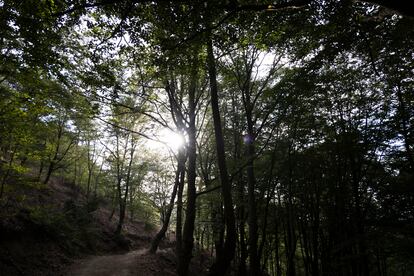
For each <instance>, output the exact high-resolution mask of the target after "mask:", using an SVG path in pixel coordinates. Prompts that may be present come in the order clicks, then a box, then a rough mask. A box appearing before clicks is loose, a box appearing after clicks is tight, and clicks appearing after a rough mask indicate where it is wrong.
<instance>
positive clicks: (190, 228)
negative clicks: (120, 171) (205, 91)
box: [178, 53, 198, 276]
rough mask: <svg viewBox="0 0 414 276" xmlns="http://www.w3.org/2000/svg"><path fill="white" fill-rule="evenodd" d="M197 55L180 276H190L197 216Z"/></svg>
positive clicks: (189, 101)
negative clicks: (189, 268)
mask: <svg viewBox="0 0 414 276" xmlns="http://www.w3.org/2000/svg"><path fill="white" fill-rule="evenodd" d="M196 55H197V53H195V56H194V65H193V70H192V73H191V80H190V81H191V84H190V88H189V99H188V104H189V126H188V130H187V134H188V173H187V181H188V184H187V205H186V213H185V222H184V228H183V240H182V247H181V250H180V252H179V255H178V256H179V259H178V274H179V275H180V276H186V275H188V266H189V265H190V261H191V258H192V250H193V245H194V235H193V233H194V222H195V216H196V185H195V182H196V158H197V155H196V153H197V152H196V151H197V147H196V99H195V92H196V89H197V75H198V73H197V66H198V64H197V59H196Z"/></svg>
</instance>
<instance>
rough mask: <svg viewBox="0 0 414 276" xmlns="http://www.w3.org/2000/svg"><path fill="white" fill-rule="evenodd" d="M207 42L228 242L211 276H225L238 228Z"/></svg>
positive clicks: (216, 91) (210, 40) (208, 48)
mask: <svg viewBox="0 0 414 276" xmlns="http://www.w3.org/2000/svg"><path fill="white" fill-rule="evenodd" d="M208 35H209V36H208V40H207V65H208V73H209V79H210V95H211V109H212V113H213V122H214V134H215V138H216V150H217V159H218V168H219V172H220V181H221V190H222V197H223V204H224V220H225V223H226V230H227V231H226V240H225V242H224V248H223V254H222V256H221V257H220V258H216V260H215V263H214V264H213V265H212V267H211V270H210V275H224V274H225V273H226V271H227V270H228V268H229V267H230V264H231V261H232V260H233V258H234V253H235V248H236V227H235V219H234V210H233V199H232V195H231V183H230V181H229V176H228V172H227V165H226V156H225V154H226V153H225V149H224V137H223V130H222V127H221V120H220V109H219V102H218V88H217V73H216V64H215V60H214V54H213V44H212V39H211V33H209V34H208Z"/></svg>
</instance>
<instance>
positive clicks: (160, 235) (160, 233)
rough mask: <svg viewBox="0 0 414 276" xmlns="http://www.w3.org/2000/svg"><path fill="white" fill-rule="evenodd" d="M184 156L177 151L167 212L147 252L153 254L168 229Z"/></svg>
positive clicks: (182, 169) (181, 151) (181, 152)
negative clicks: (173, 180) (173, 179)
mask: <svg viewBox="0 0 414 276" xmlns="http://www.w3.org/2000/svg"><path fill="white" fill-rule="evenodd" d="M184 164H185V156H184V153H183V150H180V151H179V152H178V160H177V171H176V172H175V182H174V188H173V191H172V194H171V199H170V203H169V205H168V210H167V213H166V215H165V219H164V221H163V225H162V227H161V229H160V230H159V231H158V233H157V235H155V237H154V239H153V240H152V242H151V247H150V250H149V252H150V253H151V254H154V253H156V252H157V249H158V246H159V244H160V242H161V240H162V239H163V238H164V237H165V233H166V232H167V230H168V225H169V223H170V218H171V214H172V211H173V209H174V201H175V197H176V195H177V190H178V186H179V185H180V177H181V173H182V172H183V171H184V170H185V167H184V166H185V165H184Z"/></svg>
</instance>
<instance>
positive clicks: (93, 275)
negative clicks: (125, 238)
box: [67, 249, 147, 276]
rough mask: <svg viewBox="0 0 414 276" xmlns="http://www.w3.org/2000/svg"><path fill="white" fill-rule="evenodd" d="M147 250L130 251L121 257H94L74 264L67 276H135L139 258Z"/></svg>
mask: <svg viewBox="0 0 414 276" xmlns="http://www.w3.org/2000/svg"><path fill="white" fill-rule="evenodd" d="M146 252H147V249H140V250H136V251H131V252H129V253H127V254H123V255H107V256H95V257H91V258H88V259H84V260H80V261H77V262H75V263H74V264H73V265H72V266H71V267H70V268H69V270H68V273H67V276H129V275H137V266H138V259H139V256H142V255H144V254H145V253H146Z"/></svg>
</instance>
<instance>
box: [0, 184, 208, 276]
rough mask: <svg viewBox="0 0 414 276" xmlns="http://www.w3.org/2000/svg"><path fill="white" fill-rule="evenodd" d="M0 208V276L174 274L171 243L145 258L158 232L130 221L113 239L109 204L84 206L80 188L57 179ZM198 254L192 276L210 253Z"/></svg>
mask: <svg viewBox="0 0 414 276" xmlns="http://www.w3.org/2000/svg"><path fill="white" fill-rule="evenodd" d="M0 205H1V206H0V207H1V208H0V276H3V275H4V276H13V275H30V276H31V275H36V276H49V275H50V276H52V275H53V276H58V275H68V276H71V275H73V276H75V275H76V276H83V275H88V276H93V275H100V276H107V275H108V276H109V275H111V276H118V275H145V276H152V275H154V276H155V275H160V276H162V275H166V276H168V275H176V273H175V268H176V256H175V254H174V250H173V248H174V247H175V245H174V243H173V242H171V241H169V240H166V241H164V242H162V243H161V245H160V250H159V251H158V252H157V254H148V253H147V248H149V245H150V241H151V238H152V237H153V236H154V234H155V233H156V230H155V229H153V228H151V227H149V225H148V224H146V223H144V222H143V221H139V220H134V221H130V220H129V219H128V220H127V221H126V222H125V225H124V229H123V235H122V236H121V237H114V235H113V233H114V231H115V228H116V222H117V219H118V218H117V216H116V215H114V216H112V218H111V219H109V217H111V210H110V208H109V207H108V206H109V205H108V204H107V203H105V202H103V201H100V202H98V203H97V204H96V205H95V206H92V207H91V208H90V207H88V203H87V201H86V198H85V196H84V195H83V194H82V192H81V190H80V189H79V188H78V187H76V186H74V185H72V184H69V183H65V182H64V181H62V180H59V179H57V178H54V179H52V181H51V183H50V184H48V186H47V187H40V188H39V187H38V186H36V187H32V186H30V185H29V186H28V187H22V188H21V189H20V188H19V189H16V190H15V191H14V194H12V193H9V196H8V198H7V200H3V201H2V202H0ZM196 255H197V256H196V257H195V258H194V259H193V260H192V264H191V268H190V269H191V273H192V274H198V275H200V276H201V275H205V271H206V270H207V266H208V259H209V258H208V255H207V254H205V253H196Z"/></svg>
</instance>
